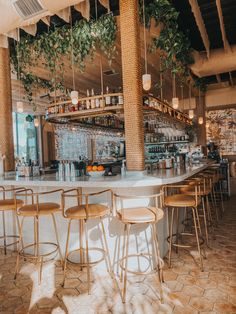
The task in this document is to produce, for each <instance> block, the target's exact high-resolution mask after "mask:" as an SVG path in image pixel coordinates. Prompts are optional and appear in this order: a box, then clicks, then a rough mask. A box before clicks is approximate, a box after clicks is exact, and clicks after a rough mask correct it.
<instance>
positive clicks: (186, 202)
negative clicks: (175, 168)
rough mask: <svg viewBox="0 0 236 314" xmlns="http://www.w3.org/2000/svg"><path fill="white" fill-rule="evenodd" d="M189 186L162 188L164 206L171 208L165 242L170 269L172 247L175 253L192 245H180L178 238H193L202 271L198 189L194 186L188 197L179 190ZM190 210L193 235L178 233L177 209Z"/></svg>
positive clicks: (180, 185)
mask: <svg viewBox="0 0 236 314" xmlns="http://www.w3.org/2000/svg"><path fill="white" fill-rule="evenodd" d="M188 187H189V185H187V184H175V185H165V186H163V192H164V205H165V207H167V208H171V218H170V230H169V236H168V238H167V241H168V243H169V256H168V261H169V267H171V253H172V246H175V247H176V249H177V251H178V248H179V247H180V248H185V249H187V248H191V247H192V246H193V245H192V244H180V243H179V238H180V237H182V236H191V237H192V236H195V238H196V242H197V243H196V244H197V249H198V254H199V260H200V269H201V270H202V271H203V261H202V255H203V254H202V250H201V246H202V245H203V244H204V239H203V238H202V236H201V225H200V221H199V215H198V208H197V207H198V205H199V204H200V197H199V187H198V185H195V186H194V192H195V193H194V194H193V195H188V194H183V193H181V191H180V189H181V188H188ZM170 193H171V194H170ZM181 208H182V209H190V210H191V212H192V217H193V224H194V231H195V234H193V233H190V232H185V231H183V232H179V209H181ZM175 214H176V233H175V234H174V233H173V225H174V215H175ZM174 237H175V238H176V241H175V242H174V241H173V238H174Z"/></svg>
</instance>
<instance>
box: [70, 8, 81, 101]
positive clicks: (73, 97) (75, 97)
mask: <svg viewBox="0 0 236 314" xmlns="http://www.w3.org/2000/svg"><path fill="white" fill-rule="evenodd" d="M70 23H71V67H72V80H73V90H72V91H71V93H70V98H71V102H72V104H73V105H76V104H77V103H78V100H79V92H78V91H76V90H75V62H74V44H73V27H72V13H71V15H70Z"/></svg>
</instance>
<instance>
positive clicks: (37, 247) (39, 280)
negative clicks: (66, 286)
mask: <svg viewBox="0 0 236 314" xmlns="http://www.w3.org/2000/svg"><path fill="white" fill-rule="evenodd" d="M35 222H36V223H35V227H36V230H35V235H36V257H37V264H38V268H39V269H38V282H39V284H41V279H42V260H41V258H39V254H40V252H39V217H38V216H36V217H35Z"/></svg>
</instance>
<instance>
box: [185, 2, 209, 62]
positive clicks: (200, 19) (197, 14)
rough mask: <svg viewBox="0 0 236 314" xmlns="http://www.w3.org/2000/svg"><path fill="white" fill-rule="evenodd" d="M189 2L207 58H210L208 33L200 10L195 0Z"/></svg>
mask: <svg viewBox="0 0 236 314" xmlns="http://www.w3.org/2000/svg"><path fill="white" fill-rule="evenodd" d="M189 4H190V6H191V9H192V12H193V15H194V18H195V21H196V23H197V27H198V29H199V32H200V35H201V37H202V41H203V44H204V46H205V49H206V52H207V57H208V59H209V58H210V41H209V38H208V34H207V30H206V26H205V23H204V20H203V17H202V13H201V11H200V7H199V5H198V2H197V0H189Z"/></svg>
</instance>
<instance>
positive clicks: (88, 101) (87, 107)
mask: <svg viewBox="0 0 236 314" xmlns="http://www.w3.org/2000/svg"><path fill="white" fill-rule="evenodd" d="M89 96H90V95H89V90H88V89H87V97H89ZM90 107H91V105H90V100H89V99H87V100H86V109H90Z"/></svg>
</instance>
